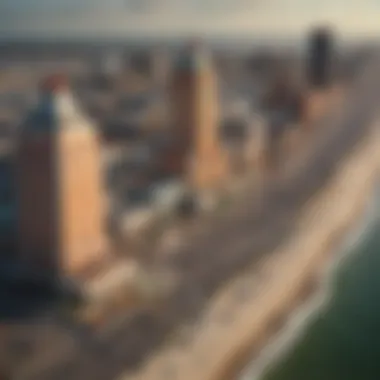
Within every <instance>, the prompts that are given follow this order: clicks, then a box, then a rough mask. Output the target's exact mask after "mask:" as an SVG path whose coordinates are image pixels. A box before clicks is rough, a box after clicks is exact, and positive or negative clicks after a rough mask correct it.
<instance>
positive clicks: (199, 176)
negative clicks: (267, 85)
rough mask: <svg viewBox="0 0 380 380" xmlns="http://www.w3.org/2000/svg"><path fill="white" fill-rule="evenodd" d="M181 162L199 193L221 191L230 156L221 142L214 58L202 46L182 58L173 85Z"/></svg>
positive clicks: (192, 49) (195, 47)
mask: <svg viewBox="0 0 380 380" xmlns="http://www.w3.org/2000/svg"><path fill="white" fill-rule="evenodd" d="M171 102H172V106H173V117H174V128H175V132H174V133H175V135H177V137H178V160H179V161H180V162H181V166H182V168H183V170H184V172H186V175H187V178H188V179H189V181H190V183H191V184H192V185H193V186H194V187H195V188H196V189H199V190H207V189H210V188H214V187H217V186H218V185H219V184H220V183H221V181H222V180H223V178H224V175H225V170H226V156H225V154H224V152H223V151H222V148H221V144H220V141H219V140H220V139H219V124H220V120H219V116H220V115H219V114H220V113H219V96H218V84H217V77H216V72H215V70H214V67H213V65H212V60H211V57H210V56H209V54H208V52H207V50H206V49H205V48H204V47H203V46H201V45H194V46H193V47H192V48H191V49H189V50H187V51H186V52H184V53H183V54H182V55H180V57H179V59H178V61H177V63H176V67H175V69H174V78H173V81H172V83H171Z"/></svg>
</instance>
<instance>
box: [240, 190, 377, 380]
mask: <svg viewBox="0 0 380 380" xmlns="http://www.w3.org/2000/svg"><path fill="white" fill-rule="evenodd" d="M253 379H254V380H379V379H380V188H377V189H376V191H375V194H374V196H373V199H371V200H370V202H369V204H368V207H367V211H366V212H365V215H364V216H363V218H362V220H360V221H358V223H357V225H356V226H355V228H353V229H352V230H351V231H350V232H349V233H348V236H347V239H346V241H345V242H344V244H343V246H341V247H340V250H339V252H336V254H335V258H334V261H333V262H332V263H331V264H330V265H329V266H328V267H327V268H326V277H325V281H324V282H323V286H322V287H321V289H320V291H319V292H318V294H316V295H314V296H313V297H312V299H311V300H309V301H308V302H307V304H305V305H303V306H301V308H300V309H299V310H297V311H295V313H294V315H293V316H292V317H291V318H290V319H289V322H288V323H287V326H286V327H285V329H284V331H283V332H282V333H280V335H279V336H277V337H275V338H274V339H273V341H272V342H271V343H270V345H269V346H268V347H267V348H266V349H265V350H264V351H263V352H262V354H261V355H260V356H259V359H258V360H256V361H255V362H254V363H251V364H250V365H249V366H248V368H246V369H245V371H244V372H243V375H242V380H253Z"/></svg>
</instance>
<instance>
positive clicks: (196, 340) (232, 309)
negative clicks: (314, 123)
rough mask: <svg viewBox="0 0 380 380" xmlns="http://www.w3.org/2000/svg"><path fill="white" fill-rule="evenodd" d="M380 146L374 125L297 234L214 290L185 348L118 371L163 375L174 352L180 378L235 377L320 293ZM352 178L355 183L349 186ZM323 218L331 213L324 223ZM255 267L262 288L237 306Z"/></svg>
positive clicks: (369, 182) (312, 204) (368, 186)
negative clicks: (324, 269)
mask: <svg viewBox="0 0 380 380" xmlns="http://www.w3.org/2000/svg"><path fill="white" fill-rule="evenodd" d="M379 146H380V143H379V136H378V132H377V130H376V129H375V128H371V130H370V131H369V133H368V134H367V136H365V137H364V138H363V139H362V140H361V141H360V142H359V143H358V144H357V145H356V146H355V148H354V150H353V151H352V152H350V153H348V154H347V156H346V157H344V159H343V160H342V162H340V163H339V164H340V165H339V166H340V167H339V171H337V173H336V174H335V175H334V176H333V177H332V178H331V179H330V180H329V182H328V183H327V185H326V186H325V187H323V188H322V189H321V190H320V191H319V192H318V193H317V194H315V195H314V196H313V197H312V199H311V200H310V201H309V202H308V204H307V205H306V206H305V208H304V210H302V213H301V218H300V222H298V223H297V224H298V226H299V228H298V233H295V234H293V236H292V238H291V239H290V240H289V241H287V242H284V244H282V245H281V246H280V247H279V248H278V249H276V250H275V252H274V254H272V255H270V256H269V257H266V258H263V259H261V260H260V263H259V268H257V265H254V266H253V273H252V268H251V271H250V270H248V271H246V273H245V274H242V275H241V276H238V278H235V279H233V280H232V281H230V282H229V284H226V285H225V286H224V287H223V288H222V290H221V291H220V292H218V294H216V295H215V296H214V298H213V299H212V300H211V301H210V304H209V306H208V307H207V311H206V312H205V315H204V316H203V318H202V319H203V321H207V322H206V323H202V324H201V325H200V326H197V330H198V331H197V333H196V334H191V335H193V336H192V338H191V339H189V340H190V341H189V342H188V343H187V344H186V345H185V347H175V346H176V345H168V346H167V347H163V348H162V350H160V352H158V353H157V354H156V355H155V356H154V357H151V360H149V362H148V363H147V365H146V366H144V367H143V368H141V369H140V370H138V371H137V372H135V373H134V374H133V373H132V374H129V375H124V377H123V376H122V377H120V378H121V379H142V378H143V379H146V380H148V379H152V380H153V379H158V378H161V377H160V375H159V374H160V373H163V368H166V367H167V358H168V357H169V358H172V359H173V358H174V359H175V360H174V361H175V362H176V365H175V366H176V367H177V368H180V369H181V373H180V374H179V375H178V378H180V379H181V380H188V379H189V380H190V379H195V378H197V379H202V380H224V379H225V380H231V379H234V378H236V375H237V373H241V370H242V368H244V367H246V365H247V363H248V362H251V361H252V358H253V357H254V356H255V353H254V352H255V351H256V352H257V353H259V352H260V351H261V350H262V348H263V347H265V346H266V345H267V343H268V341H269V340H270V339H271V338H272V337H273V336H274V335H276V334H277V333H278V331H279V330H280V329H281V328H282V327H283V324H284V322H285V321H286V319H287V317H288V316H289V314H290V313H291V312H292V311H294V309H295V308H297V307H298V306H299V305H300V304H301V303H303V302H304V301H305V298H308V297H309V296H310V294H311V293H312V292H314V290H315V288H316V286H317V285H318V282H319V280H320V272H321V270H322V267H324V266H325V264H326V259H327V257H326V256H327V255H328V256H330V255H331V252H332V251H333V250H334V247H336V245H337V244H338V242H340V241H341V240H342V235H344V234H346V232H347V229H349V228H350V226H351V225H352V223H353V221H354V219H355V218H356V217H357V216H358V215H359V214H361V213H362V212H363V207H365V205H364V203H366V201H367V199H368V195H369V192H370V191H371V190H372V188H373V184H374V181H375V177H376V174H375V173H377V170H378V167H379V162H380V150H379ZM378 151H379V152H378ZM352 178H355V183H357V186H347V184H349V183H350V181H351V179H352ZM321 218H323V219H328V220H323V223H321ZM310 247H313V249H310ZM305 252H307V253H306V254H305ZM257 270H258V272H259V273H257ZM279 273H281V276H278V274H279ZM257 274H259V277H260V278H259V281H258V282H257V284H256V285H259V287H258V294H257V293H256V292H253V293H256V294H248V295H246V297H247V298H251V299H250V300H249V299H247V300H245V305H242V306H238V307H237V306H236V300H234V298H235V296H236V290H237V289H239V287H241V284H242V283H244V281H246V282H247V283H248V284H249V282H251V285H253V284H252V278H254V279H255V278H256V277H257ZM263 277H268V279H267V280H265V279H263ZM279 277H280V278H279ZM247 283H246V284H245V285H246V286H248V287H249V285H247ZM285 292H287V293H286V294H285ZM281 297H282V298H281ZM234 301H235V302H234ZM234 303H235V306H234ZM236 309H238V310H236ZM226 312H227V314H228V313H230V316H228V315H227V316H226V315H225V314H226ZM223 315H224V316H223ZM221 317H222V318H224V319H226V322H225V323H224V324H223V326H220V324H218V320H220V318H221ZM247 332H248V333H247ZM253 360H254V359H253Z"/></svg>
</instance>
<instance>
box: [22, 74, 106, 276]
mask: <svg viewBox="0 0 380 380" xmlns="http://www.w3.org/2000/svg"><path fill="white" fill-rule="evenodd" d="M16 162H17V166H16V168H17V186H18V196H19V205H18V207H19V239H20V255H21V259H22V260H23V261H24V262H27V263H28V264H29V265H30V266H32V267H33V266H35V267H37V269H43V270H48V271H51V272H52V273H57V272H58V273H67V274H73V275H76V274H80V273H82V271H85V270H86V269H88V268H89V267H91V266H92V265H94V264H95V263H97V262H98V261H100V260H101V259H102V258H103V257H104V256H103V255H104V253H105V248H106V247H105V236H104V225H103V224H104V213H103V212H104V209H103V186H102V179H101V168H100V145H99V141H98V136H97V134H96V131H95V130H94V128H93V127H92V125H91V124H90V122H89V121H88V120H87V119H86V118H85V117H84V116H83V115H82V114H81V113H80V112H79V110H78V109H77V107H76V104H75V102H74V100H73V98H72V96H71V94H70V92H69V89H68V85H67V83H66V82H65V79H64V78H60V77H58V76H54V77H50V78H49V79H47V80H46V81H45V82H44V83H43V84H42V86H41V89H40V95H39V100H38V103H37V106H36V108H35V109H34V110H33V111H32V112H31V113H30V115H29V117H28V118H27V119H26V121H25V123H24V125H23V128H22V130H21V132H20V136H19V146H18V150H17V154H16Z"/></svg>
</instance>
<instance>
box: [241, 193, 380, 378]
mask: <svg viewBox="0 0 380 380" xmlns="http://www.w3.org/2000/svg"><path fill="white" fill-rule="evenodd" d="M376 195H378V191H374V192H373V195H372V196H371V199H370V201H369V202H368V204H367V205H366V210H365V211H364V212H363V215H362V218H363V219H361V220H360V222H359V223H357V224H355V226H353V227H352V228H350V229H349V230H348V231H347V232H346V234H345V235H346V236H345V238H344V241H343V242H342V243H341V244H340V245H339V248H338V253H337V254H335V255H333V257H331V258H330V260H328V262H327V263H326V265H325V266H324V268H323V273H322V275H321V281H320V286H319V287H318V289H316V291H315V292H314V293H313V294H311V295H310V297H309V298H307V299H306V300H305V302H304V303H301V304H300V306H299V307H296V308H295V310H293V311H292V313H291V315H290V316H289V318H288V319H287V321H286V323H285V326H284V328H283V329H281V331H279V333H278V334H277V335H275V336H274V337H273V339H270V341H269V342H268V344H267V345H266V346H265V347H264V349H263V352H262V353H261V354H260V355H259V357H258V358H257V359H255V360H252V361H251V362H250V363H248V365H246V366H245V367H244V368H243V370H242V371H241V372H240V375H239V376H237V379H239V380H257V379H262V378H263V376H265V375H266V374H267V370H268V367H269V366H274V367H276V366H277V365H278V364H280V363H281V361H282V360H283V359H284V358H286V356H287V355H288V353H291V351H292V349H293V348H294V347H296V346H297V344H298V343H299V342H300V341H302V339H303V337H304V336H305V334H306V333H307V331H308V329H309V328H310V326H311V325H312V324H313V322H314V320H315V318H316V317H317V316H318V314H319V313H320V312H321V311H323V310H325V308H328V306H329V304H330V302H331V300H332V297H333V296H334V294H333V292H334V290H335V287H334V279H335V278H336V275H337V274H338V273H339V271H340V270H341V269H342V268H343V267H344V266H346V265H348V264H349V260H350V259H351V258H353V257H354V256H355V255H357V254H358V252H357V251H356V247H357V246H360V244H361V243H362V242H363V241H364V240H365V239H366V238H367V237H368V236H369V235H371V234H372V233H373V230H374V224H375V222H376V220H378V216H377V215H376V214H375V213H374V212H371V211H372V210H373V208H375V209H376V211H377V210H378V209H379V205H377V204H376V203H378V201H377V202H376V198H375V197H376ZM376 211H375V212H376ZM333 252H336V250H335V249H333Z"/></svg>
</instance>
